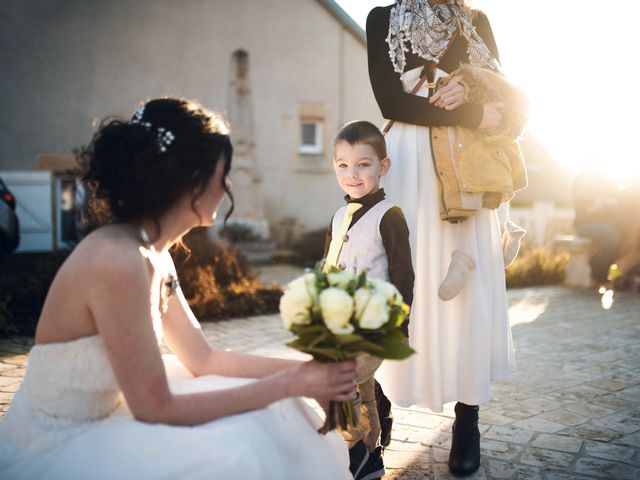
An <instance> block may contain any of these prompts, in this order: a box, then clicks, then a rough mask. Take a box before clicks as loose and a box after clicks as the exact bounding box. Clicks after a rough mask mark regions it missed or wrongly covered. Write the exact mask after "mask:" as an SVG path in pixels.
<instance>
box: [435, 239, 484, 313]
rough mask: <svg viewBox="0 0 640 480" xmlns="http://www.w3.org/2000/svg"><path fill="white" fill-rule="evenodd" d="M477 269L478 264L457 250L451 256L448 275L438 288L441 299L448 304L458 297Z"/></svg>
mask: <svg viewBox="0 0 640 480" xmlns="http://www.w3.org/2000/svg"><path fill="white" fill-rule="evenodd" d="M475 268H476V262H474V261H473V259H472V258H471V257H470V256H469V255H467V254H465V253H463V252H461V251H460V250H455V251H454V252H453V253H452V254H451V263H450V264H449V270H447V275H446V276H445V277H444V280H442V283H440V288H438V296H439V297H440V299H441V300H444V301H445V302H446V301H447V300H451V299H452V298H454V297H455V296H456V295H458V294H459V293H460V292H461V291H462V289H463V288H464V286H465V284H466V283H467V280H468V279H469V275H470V273H471V271H472V270H474V269H475Z"/></svg>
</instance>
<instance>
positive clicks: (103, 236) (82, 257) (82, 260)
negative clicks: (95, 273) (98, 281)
mask: <svg viewBox="0 0 640 480" xmlns="http://www.w3.org/2000/svg"><path fill="white" fill-rule="evenodd" d="M141 246H142V244H141V242H140V240H139V239H138V238H137V237H136V234H135V231H134V229H133V228H132V227H131V226H128V225H118V224H114V225H106V226H104V227H100V228H98V229H96V230H94V231H93V232H91V233H90V234H89V235H88V236H87V237H86V238H84V239H83V240H82V241H81V242H80V243H79V244H78V246H77V247H76V248H75V250H74V251H73V253H72V254H71V256H70V257H69V261H70V262H71V263H72V265H74V266H77V267H80V268H83V269H84V270H88V271H92V270H94V269H95V268H99V269H100V270H101V271H103V272H104V271H109V270H122V269H124V270H129V271H130V269H131V268H140V267H141V266H143V265H144V260H143V257H142V255H141V253H140V248H141Z"/></svg>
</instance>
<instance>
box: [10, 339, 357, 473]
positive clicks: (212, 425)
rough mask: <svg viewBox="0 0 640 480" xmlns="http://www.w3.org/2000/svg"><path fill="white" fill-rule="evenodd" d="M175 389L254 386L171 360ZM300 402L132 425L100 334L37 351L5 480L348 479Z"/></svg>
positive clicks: (13, 418)
mask: <svg viewBox="0 0 640 480" xmlns="http://www.w3.org/2000/svg"><path fill="white" fill-rule="evenodd" d="M163 359H164V362H165V367H166V369H167V374H168V377H169V379H170V380H169V381H170V387H171V390H172V391H174V392H176V393H188V392H200V391H207V390H216V389H223V388H229V387H234V386H238V385H242V384H244V383H247V382H250V381H252V380H248V379H239V378H228V377H219V376H213V375H210V376H204V377H198V378H193V377H192V376H191V375H190V374H189V373H188V372H187V371H186V370H185V369H184V367H182V365H181V364H180V363H179V362H178V361H177V360H176V358H175V357H174V356H172V355H165V356H164V357H163ZM321 424H322V422H321V421H320V418H319V417H318V415H317V414H316V413H315V412H314V411H313V410H312V409H311V408H310V407H309V406H308V405H306V404H305V403H304V401H303V400H301V399H286V400H282V401H279V402H276V403H274V404H272V405H270V406H269V407H267V408H264V409H261V410H257V411H253V412H249V413H243V414H239V415H234V416H230V417H227V418H223V419H220V420H216V421H213V422H209V423H206V424H203V425H200V426H196V427H176V426H168V425H163V424H153V425H152V424H146V423H142V422H138V421H136V420H134V419H133V417H132V416H131V413H130V412H129V410H128V409H127V407H126V405H124V404H123V402H122V395H121V392H120V390H119V388H118V385H117V382H116V379H115V377H114V374H113V371H112V369H111V366H110V364H109V360H108V358H107V354H106V351H105V347H104V345H103V342H102V339H101V337H100V336H99V335H95V336H91V337H85V338H81V339H78V340H73V341H70V342H65V343H54V344H47V345H36V346H34V347H33V349H32V350H31V353H30V355H29V364H28V368H27V372H26V375H25V378H24V382H23V384H22V386H21V388H20V389H19V390H18V392H17V393H16V395H15V397H14V399H13V402H12V405H11V407H10V409H9V411H8V412H7V414H6V417H5V418H4V419H3V421H2V422H0V478H2V479H12V480H19V479H35V478H38V479H41V478H46V479H64V480H71V479H82V480H86V479H150V480H151V479H153V480H159V479H171V480H175V479H205V478H206V479H225V480H227V479H242V480H245V479H274V480H281V479H302V478H304V479H318V480H326V479H349V478H351V475H350V474H349V466H348V464H349V460H348V455H347V449H346V446H345V444H344V442H343V441H342V439H341V438H340V437H339V435H337V434H336V433H335V432H332V433H330V434H328V435H327V436H322V435H320V434H318V433H317V431H316V429H317V428H318V427H319V426H320V425H321Z"/></svg>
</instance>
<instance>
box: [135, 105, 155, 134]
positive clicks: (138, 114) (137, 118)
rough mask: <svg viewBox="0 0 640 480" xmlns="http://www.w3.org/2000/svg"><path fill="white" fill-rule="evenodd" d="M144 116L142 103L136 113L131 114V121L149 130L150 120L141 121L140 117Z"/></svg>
mask: <svg viewBox="0 0 640 480" xmlns="http://www.w3.org/2000/svg"><path fill="white" fill-rule="evenodd" d="M143 116H144V105H142V106H141V107H140V108H139V109H138V111H137V112H136V113H134V114H133V118H132V119H131V123H133V124H136V125H142V126H143V127H144V128H146V129H147V130H149V129H150V128H151V122H143V121H142V117H143Z"/></svg>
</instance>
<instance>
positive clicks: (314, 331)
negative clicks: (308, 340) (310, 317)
mask: <svg viewBox="0 0 640 480" xmlns="http://www.w3.org/2000/svg"><path fill="white" fill-rule="evenodd" d="M328 331H329V329H328V328H327V326H326V325H325V324H324V322H323V323H321V324H311V325H292V326H291V332H292V333H293V334H294V335H296V336H298V337H305V336H312V337H317V336H318V335H322V334H323V333H326V332H328Z"/></svg>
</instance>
